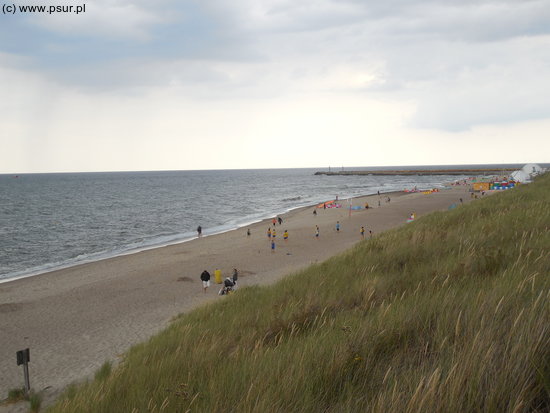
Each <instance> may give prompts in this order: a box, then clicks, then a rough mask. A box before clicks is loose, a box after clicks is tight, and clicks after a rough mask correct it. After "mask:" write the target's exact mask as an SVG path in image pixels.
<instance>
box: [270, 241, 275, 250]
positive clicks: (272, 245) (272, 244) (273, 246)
mask: <svg viewBox="0 0 550 413" xmlns="http://www.w3.org/2000/svg"><path fill="white" fill-rule="evenodd" d="M271 252H275V240H271Z"/></svg>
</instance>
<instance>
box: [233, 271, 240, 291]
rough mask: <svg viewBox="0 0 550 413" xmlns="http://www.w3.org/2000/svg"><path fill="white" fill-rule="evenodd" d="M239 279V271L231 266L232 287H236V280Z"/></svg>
mask: <svg viewBox="0 0 550 413" xmlns="http://www.w3.org/2000/svg"><path fill="white" fill-rule="evenodd" d="M238 279H239V271H237V269H236V268H233V284H235V285H234V288H235V289H237V280H238Z"/></svg>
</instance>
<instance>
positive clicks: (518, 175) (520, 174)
mask: <svg viewBox="0 0 550 413" xmlns="http://www.w3.org/2000/svg"><path fill="white" fill-rule="evenodd" d="M510 178H512V179H513V180H514V181H516V182H522V183H523V182H529V181H530V180H531V177H530V176H529V174H528V173H526V172H525V171H524V170H523V169H520V170H519V171H514V172H512V173H511V174H510Z"/></svg>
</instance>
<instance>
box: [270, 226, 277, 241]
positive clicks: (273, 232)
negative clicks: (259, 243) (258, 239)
mask: <svg viewBox="0 0 550 413" xmlns="http://www.w3.org/2000/svg"><path fill="white" fill-rule="evenodd" d="M276 236H277V231H275V228H273V231H271V237H272V238H273V239H275V237H276Z"/></svg>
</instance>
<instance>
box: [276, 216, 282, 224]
mask: <svg viewBox="0 0 550 413" xmlns="http://www.w3.org/2000/svg"><path fill="white" fill-rule="evenodd" d="M277 221H278V222H279V225H283V219H282V218H281V217H277Z"/></svg>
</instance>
